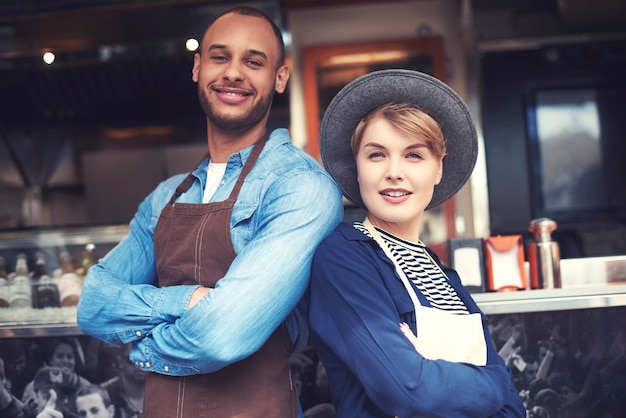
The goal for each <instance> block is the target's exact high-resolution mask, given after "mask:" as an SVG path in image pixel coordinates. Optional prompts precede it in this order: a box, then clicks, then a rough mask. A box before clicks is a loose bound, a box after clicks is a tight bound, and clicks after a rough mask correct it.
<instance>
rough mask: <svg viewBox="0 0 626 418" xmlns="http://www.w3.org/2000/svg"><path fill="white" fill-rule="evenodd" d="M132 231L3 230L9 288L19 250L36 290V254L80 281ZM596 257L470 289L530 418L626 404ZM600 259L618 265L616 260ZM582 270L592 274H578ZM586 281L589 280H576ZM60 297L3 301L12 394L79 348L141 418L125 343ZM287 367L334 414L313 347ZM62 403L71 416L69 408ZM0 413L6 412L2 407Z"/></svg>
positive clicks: (616, 308) (607, 293) (614, 294)
mask: <svg viewBox="0 0 626 418" xmlns="http://www.w3.org/2000/svg"><path fill="white" fill-rule="evenodd" d="M127 232H128V226H127V225H124V226H94V227H74V228H50V229H36V230H35V229H33V230H20V231H4V232H0V257H2V258H4V259H5V260H6V269H7V272H8V273H9V276H10V277H9V284H10V285H11V286H12V285H13V284H14V283H12V282H13V281H14V279H15V278H14V277H13V276H14V274H15V270H16V264H17V262H16V260H17V259H18V258H20V257H21V256H20V254H24V255H25V256H26V260H27V268H28V272H29V275H30V276H31V277H30V279H31V290H32V292H33V293H32V294H31V297H32V296H33V295H34V294H35V293H36V290H37V286H38V285H41V282H40V281H38V280H41V279H36V278H34V276H35V275H36V273H35V272H36V270H37V268H38V264H39V263H38V262H37V260H38V258H39V259H40V258H41V257H42V256H43V258H44V261H45V267H46V271H47V273H48V274H49V276H50V278H51V281H50V282H49V283H52V284H56V285H57V286H59V285H60V284H61V283H60V280H61V277H62V276H63V274H64V266H63V265H64V262H63V260H64V258H65V259H66V260H67V257H68V256H69V259H70V260H71V264H72V266H71V268H72V269H73V270H74V273H75V274H76V275H77V277H79V278H80V279H82V278H83V277H84V273H85V270H86V269H88V268H89V265H90V263H91V262H95V261H97V260H98V258H100V257H102V256H104V255H105V254H106V253H107V252H108V251H109V250H110V249H111V248H113V246H115V245H116V244H117V243H118V242H119V241H120V240H121V239H122V238H123V237H124V236H125V235H126V233H127ZM582 261H586V264H585V266H586V267H585V268H582V267H581V263H582ZM592 261H594V260H591V259H589V260H581V261H580V262H579V263H573V262H572V263H564V264H565V266H566V267H567V266H568V265H569V264H572V268H569V267H568V268H565V269H564V271H563V273H564V274H565V275H566V276H567V277H564V283H566V284H570V286H569V287H567V286H566V287H564V288H561V289H539V290H520V291H507V292H484V293H474V294H473V297H474V299H475V300H476V302H477V303H478V305H479V306H480V307H481V309H482V310H483V311H484V312H485V313H486V314H487V315H488V316H489V319H490V328H491V331H492V337H493V340H494V344H495V346H496V348H497V349H498V351H499V354H500V355H501V356H502V357H503V359H504V360H505V361H506V362H507V364H508V365H509V367H510V369H511V371H512V374H513V378H514V383H515V385H516V388H517V389H518V390H519V392H520V397H521V398H522V399H523V401H524V403H525V405H526V408H527V410H528V416H529V417H559V416H567V417H574V418H576V417H599V416H607V417H608V416H617V415H614V414H613V415H611V414H612V413H614V411H623V410H625V409H624V408H626V353H625V347H626V339H625V333H626V282H624V281H617V282H612V281H609V280H608V278H607V277H608V276H607V275H606V274H604V275H603V274H599V273H598V271H599V272H603V271H605V270H606V269H604V268H602V269H597V268H591V267H589V266H587V264H590V263H591V262H592ZM595 261H602V262H603V263H605V264H606V263H607V262H608V261H610V262H612V263H613V264H612V266H615V265H616V264H615V262H616V260H608V261H607V260H595ZM617 261H619V263H620V264H618V266H619V267H620V268H622V267H624V266H625V265H626V264H625V263H626V257H621V258H620V259H619V260H617ZM574 264H575V265H574ZM596 264H597V263H596ZM596 264H594V266H595V265H596ZM65 270H67V268H65ZM620 271H621V270H620ZM581 272H586V273H585V275H586V276H594V279H593V280H592V278H590V277H588V278H586V279H585V278H575V280H574V279H572V277H574V276H573V275H574V274H578V273H581ZM592 272H595V273H593V274H592ZM581 274H582V273H581ZM598 274H599V275H598ZM620 274H621V273H620ZM620 274H618V275H617V276H619V278H621V280H623V274H621V275H620ZM605 276H607V277H605ZM614 276H615V277H617V276H616V275H615V274H612V275H611V277H614ZM583 279H585V280H583ZM583 281H584V282H585V283H586V285H579V284H580V283H581V282H583ZM49 283H48V284H49ZM0 296H2V295H1V292H0ZM58 297H59V301H58V303H57V305H58V306H44V307H38V306H37V302H38V300H37V298H36V297H32V300H33V302H32V303H31V305H30V306H19V307H11V306H7V307H3V308H0V359H2V360H3V361H1V362H0V365H1V364H2V363H3V365H4V368H5V374H6V375H7V376H8V377H9V381H10V382H11V384H12V396H15V397H16V398H17V399H20V400H23V401H24V402H27V401H28V397H29V396H30V395H29V392H28V391H29V390H32V388H31V389H29V388H28V383H29V382H32V381H34V379H35V376H36V375H37V373H39V372H40V371H41V370H42V369H44V368H45V367H48V366H49V365H50V363H51V362H52V360H51V356H52V355H53V354H52V353H53V352H54V351H55V350H58V347H60V346H64V347H65V348H66V351H68V352H69V351H71V352H72V354H73V357H74V366H73V368H74V370H73V372H74V373H75V374H76V375H77V376H80V378H79V379H78V381H79V382H83V383H85V382H90V383H96V384H98V385H102V386H104V387H107V388H108V390H109V391H110V392H111V393H112V394H113V395H112V396H113V397H115V399H114V405H115V407H116V408H117V409H119V410H120V411H121V410H124V411H125V413H126V414H128V415H124V416H132V417H140V416H141V401H142V396H135V397H134V398H132V399H131V397H128V396H125V395H124V393H126V392H124V391H127V392H128V391H130V390H131V389H128V388H125V389H124V390H123V391H120V386H119V384H120V382H121V381H122V380H124V381H125V382H131V383H132V382H133V380H132V379H130V380H129V379H127V378H126V377H125V378H124V379H121V376H122V375H123V374H124V373H129V376H134V377H133V379H135V380H134V383H135V384H136V385H137V387H138V388H141V387H142V385H143V379H144V378H145V376H144V375H143V372H140V371H138V369H135V368H134V367H133V365H132V364H130V363H129V362H128V361H127V355H126V353H125V352H124V350H125V349H126V348H124V347H114V346H109V345H107V344H104V343H102V342H100V341H99V340H97V339H95V338H92V337H89V336H86V335H82V334H81V332H80V331H79V330H78V328H77V327H76V306H72V305H71V304H70V305H69V306H60V305H61V301H60V298H61V294H60V293H59V294H58ZM8 299H9V300H10V299H11V297H10V295H9V296H8ZM39 302H40V301H39ZM52 305H54V304H52ZM291 367H292V371H293V376H294V379H295V380H296V382H297V387H298V388H299V396H300V401H301V404H302V406H303V409H304V410H309V409H310V410H312V411H313V410H315V411H317V410H320V411H322V410H326V411H332V404H331V400H330V395H329V391H328V386H327V379H326V378H325V370H324V367H323V365H322V364H321V363H320V362H319V359H318V358H317V356H316V353H315V349H314V347H312V346H309V347H308V348H307V349H306V350H304V351H301V352H298V353H295V354H294V355H293V356H292V360H291ZM137 373H139V374H137ZM142 376H143V377H142ZM137 387H136V388H137ZM70 389H71V388H70ZM74 389H75V388H74ZM74 389H71V390H74ZM141 393H143V392H141ZM68 399H71V398H67V399H66V401H67V402H69V400H68ZM66 408H67V411H70V412H68V414H69V415H68V416H72V415H71V405H70V406H67V405H66ZM328 413H332V412H328ZM0 416H2V417H4V416H5V415H4V411H3V410H2V408H1V407H0ZM6 416H9V415H6ZM33 416H35V415H33ZM116 416H117V415H116ZM329 416H331V415H329Z"/></svg>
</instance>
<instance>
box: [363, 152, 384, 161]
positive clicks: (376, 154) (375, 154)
mask: <svg viewBox="0 0 626 418" xmlns="http://www.w3.org/2000/svg"><path fill="white" fill-rule="evenodd" d="M382 157H384V154H383V153H382V152H370V153H369V154H368V155H367V158H370V159H372V158H382Z"/></svg>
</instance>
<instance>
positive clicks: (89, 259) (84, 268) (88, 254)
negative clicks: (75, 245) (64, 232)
mask: <svg viewBox="0 0 626 418" xmlns="http://www.w3.org/2000/svg"><path fill="white" fill-rule="evenodd" d="M95 249H96V246H95V245H94V244H87V245H85V251H83V259H82V260H81V271H80V275H81V276H83V277H84V276H86V275H87V272H88V271H89V269H90V268H91V266H93V265H94V264H96V261H95V258H94V254H93V252H94V250H95Z"/></svg>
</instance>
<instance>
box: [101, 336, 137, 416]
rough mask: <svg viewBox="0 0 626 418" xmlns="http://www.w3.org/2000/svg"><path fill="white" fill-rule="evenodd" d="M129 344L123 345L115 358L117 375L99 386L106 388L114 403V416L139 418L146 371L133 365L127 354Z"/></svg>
mask: <svg viewBox="0 0 626 418" xmlns="http://www.w3.org/2000/svg"><path fill="white" fill-rule="evenodd" d="M129 351H130V344H126V345H123V346H122V347H120V348H119V350H118V355H117V356H116V358H115V365H116V367H115V368H116V369H117V370H119V375H118V376H116V377H114V378H112V379H110V380H107V381H106V382H104V383H102V384H101V385H100V386H101V387H102V388H103V389H106V390H107V392H108V393H109V397H110V398H111V403H113V405H115V418H141V416H142V411H143V406H142V405H143V393H144V388H145V385H146V375H147V373H146V372H144V371H143V370H141V369H138V368H137V367H135V365H134V364H133V363H131V362H130V360H129V358H128V355H129Z"/></svg>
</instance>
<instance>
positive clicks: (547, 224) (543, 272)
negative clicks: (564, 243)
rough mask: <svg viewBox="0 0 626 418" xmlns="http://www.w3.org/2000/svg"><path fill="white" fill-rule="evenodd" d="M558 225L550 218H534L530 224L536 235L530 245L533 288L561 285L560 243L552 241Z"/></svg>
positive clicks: (557, 286) (529, 262) (530, 228)
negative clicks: (553, 232) (552, 234)
mask: <svg viewBox="0 0 626 418" xmlns="http://www.w3.org/2000/svg"><path fill="white" fill-rule="evenodd" d="M556 227H557V225H556V222H554V221H553V220H552V219H548V218H539V219H533V220H532V221H530V224H529V226H528V230H529V231H530V232H532V233H533V236H534V242H532V243H530V244H529V245H528V264H529V265H530V266H529V267H530V283H531V287H532V288H533V289H554V288H559V287H561V268H560V262H561V255H560V251H559V244H558V243H557V242H555V241H552V237H551V235H550V234H551V233H552V231H554V230H555V229H556Z"/></svg>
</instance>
